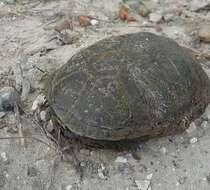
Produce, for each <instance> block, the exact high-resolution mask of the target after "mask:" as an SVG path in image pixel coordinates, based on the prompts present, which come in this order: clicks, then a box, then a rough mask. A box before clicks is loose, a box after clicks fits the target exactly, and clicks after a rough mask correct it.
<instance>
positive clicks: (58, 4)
mask: <svg viewBox="0 0 210 190" xmlns="http://www.w3.org/2000/svg"><path fill="white" fill-rule="evenodd" d="M206 2H207V1H205V0H203V1H202V2H198V1H196V0H192V1H190V0H167V1H166V0H160V1H159V0H148V1H145V4H146V6H147V8H148V9H150V11H151V13H153V17H154V14H157V16H159V15H160V14H161V15H162V17H163V18H164V19H163V18H162V19H161V20H159V21H158V23H153V22H150V21H149V16H148V17H142V16H140V15H139V6H140V3H139V1H137V0H130V1H125V0H124V1H120V0H80V1H76V0H75V1H74V0H70V1H68V0H60V1H53V0H40V1H38V0H34V1H27V0H22V1H21V0H19V1H18V0H17V1H15V0H14V1H12V0H1V1H0V47H1V48H0V86H1V87H3V86H6V85H14V83H15V76H14V75H13V73H14V72H13V71H12V70H14V68H15V65H16V63H17V60H18V59H19V54H18V52H19V51H20V50H23V51H24V53H25V54H26V56H27V58H28V61H27V62H26V63H25V64H24V65H23V71H24V74H25V77H27V78H28V79H29V80H30V83H31V85H32V87H33V90H32V91H31V92H30V94H29V95H28V98H27V100H26V101H25V102H24V110H25V112H26V113H27V114H23V115H22V116H21V124H22V128H23V134H24V136H27V137H28V138H26V139H25V145H24V146H23V145H21V144H20V139H15V138H13V139H11V138H10V137H17V136H18V135H19V134H18V133H17V128H16V121H15V119H14V118H15V117H14V113H13V112H9V113H7V115H6V116H4V118H2V119H0V138H5V137H6V138H8V139H1V140H0V141H1V143H0V189H2V190H19V189H21V190H70V189H71V190H74V189H81V190H98V189H101V190H106V189H110V190H112V189H113V190H137V189H141V187H140V186H139V184H143V183H144V184H146V183H147V182H148V184H149V186H148V187H146V188H145V189H142V190H149V189H150V188H151V189H152V190H168V189H176V190H197V189H201V190H209V189H210V183H209V174H210V165H209V159H210V151H209V150H210V139H209V136H210V121H209V119H208V115H209V114H210V112H209V110H207V111H206V114H205V116H203V117H200V118H198V119H197V120H196V121H195V123H194V124H193V126H194V127H192V128H191V129H192V130H188V131H186V132H185V133H183V134H180V135H174V136H169V137H163V138H157V139H152V140H149V141H147V142H144V143H142V144H140V145H139V150H138V151H137V152H136V153H135V156H132V154H131V152H129V151H127V152H126V151H124V152H115V151H111V150H88V149H82V150H80V157H81V158H80V159H81V163H80V164H81V168H82V170H83V174H84V176H83V178H82V179H81V178H80V177H81V176H80V174H79V173H78V172H77V171H76V170H75V168H74V167H73V165H72V164H71V156H72V155H69V157H67V156H66V155H65V156H64V155H62V154H61V153H60V152H57V151H56V150H55V149H54V145H53V143H52V142H51V141H50V140H49V139H48V138H46V137H45V136H44V135H43V133H42V132H41V130H40V128H39V127H38V125H37V124H36V123H34V122H33V121H32V118H34V117H33V116H32V111H31V106H32V104H33V101H34V99H35V97H36V96H37V95H38V94H40V92H41V91H42V88H43V81H44V78H45V75H46V73H43V72H42V71H40V70H43V71H44V72H47V73H52V72H53V71H54V70H56V69H57V68H59V67H60V66H61V65H63V64H65V62H66V61H67V60H68V59H69V58H70V57H71V56H72V55H73V54H75V52H77V51H79V50H80V49H82V48H84V47H87V46H89V45H90V44H92V43H94V42H96V41H98V40H100V39H103V38H105V37H107V36H111V35H119V34H124V33H132V32H137V31H149V32H153V33H156V34H159V35H164V36H168V37H170V38H173V39H174V40H176V41H177V42H178V43H179V44H181V45H185V46H187V47H189V48H194V49H196V50H198V51H201V52H206V53H208V51H209V48H210V45H209V43H204V42H200V40H199V37H198V36H197V31H198V29H199V26H200V24H203V23H206V25H208V23H209V22H210V15H209V14H208V10H206V9H207V8H208V6H207V8H206V9H205V8H204V9H202V6H203V7H205V3H206ZM122 3H125V4H126V5H128V6H129V7H130V9H129V14H131V16H132V17H134V18H135V20H136V21H132V22H128V21H126V20H125V21H122V20H121V19H119V17H118V12H119V9H120V6H121V5H122ZM79 15H84V16H88V18H90V19H92V18H94V19H95V20H97V21H98V22H96V21H94V22H92V23H93V24H94V23H95V25H91V24H88V26H80V25H79V22H78V20H77V17H78V16H79ZM62 20H70V21H72V22H70V23H72V24H73V31H72V30H71V29H72V28H71V27H66V29H64V31H62V32H63V33H64V34H65V35H67V36H68V37H72V38H73V37H74V36H77V37H76V38H75V39H74V40H67V41H66V38H62V35H60V34H59V32H56V31H55V30H54V28H55V27H56V25H57V24H58V23H60V22H61V21H62ZM64 28H65V27H64ZM59 30H62V29H60V28H59ZM202 66H203V68H204V70H205V71H206V73H207V74H208V75H209V76H210V69H209V61H207V60H205V61H203V62H202ZM209 118H210V117H209ZM32 137H36V139H34V138H32ZM37 139H41V141H42V142H40V141H38V140H37ZM150 174H152V175H150Z"/></svg>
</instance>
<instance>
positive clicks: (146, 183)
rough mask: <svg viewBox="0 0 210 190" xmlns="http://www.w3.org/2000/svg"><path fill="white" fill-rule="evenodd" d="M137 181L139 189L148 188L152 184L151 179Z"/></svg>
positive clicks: (144, 189) (145, 189)
mask: <svg viewBox="0 0 210 190" xmlns="http://www.w3.org/2000/svg"><path fill="white" fill-rule="evenodd" d="M135 183H136V185H137V187H138V189H139V190H148V188H149V185H150V181H149V180H135Z"/></svg>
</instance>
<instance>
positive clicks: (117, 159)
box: [115, 156, 128, 164]
mask: <svg viewBox="0 0 210 190" xmlns="http://www.w3.org/2000/svg"><path fill="white" fill-rule="evenodd" d="M115 162H117V163H124V164H125V163H127V162H128V160H127V158H124V157H122V156H118V157H117V158H116V160H115Z"/></svg>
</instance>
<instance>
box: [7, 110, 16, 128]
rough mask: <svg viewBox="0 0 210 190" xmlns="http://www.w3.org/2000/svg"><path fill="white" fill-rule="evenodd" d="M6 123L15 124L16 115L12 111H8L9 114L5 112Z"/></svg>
mask: <svg viewBox="0 0 210 190" xmlns="http://www.w3.org/2000/svg"><path fill="white" fill-rule="evenodd" d="M7 124H9V125H15V124H16V117H15V114H14V113H12V112H10V113H9V114H7Z"/></svg>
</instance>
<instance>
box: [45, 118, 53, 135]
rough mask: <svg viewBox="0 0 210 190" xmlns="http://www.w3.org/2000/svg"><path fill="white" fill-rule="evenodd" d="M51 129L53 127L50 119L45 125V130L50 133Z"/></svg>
mask: <svg viewBox="0 0 210 190" xmlns="http://www.w3.org/2000/svg"><path fill="white" fill-rule="evenodd" d="M53 129H54V126H53V122H52V120H50V121H49V122H48V123H47V125H46V130H47V131H48V132H49V133H51V132H52V131H53Z"/></svg>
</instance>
